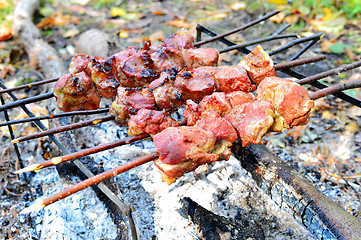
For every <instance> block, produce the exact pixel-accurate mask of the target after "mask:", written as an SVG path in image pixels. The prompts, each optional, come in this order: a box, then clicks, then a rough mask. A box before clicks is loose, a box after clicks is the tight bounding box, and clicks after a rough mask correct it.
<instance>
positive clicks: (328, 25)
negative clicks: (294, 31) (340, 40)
mask: <svg viewBox="0 0 361 240" xmlns="http://www.w3.org/2000/svg"><path fill="white" fill-rule="evenodd" d="M346 22H347V19H346V16H345V15H344V14H343V15H341V14H334V15H333V16H332V17H331V18H330V19H329V20H327V21H321V20H319V19H309V20H308V23H309V24H311V25H312V26H313V28H314V29H316V30H318V31H324V32H328V33H335V34H339V33H340V32H342V31H343V30H344V27H345V24H346Z"/></svg>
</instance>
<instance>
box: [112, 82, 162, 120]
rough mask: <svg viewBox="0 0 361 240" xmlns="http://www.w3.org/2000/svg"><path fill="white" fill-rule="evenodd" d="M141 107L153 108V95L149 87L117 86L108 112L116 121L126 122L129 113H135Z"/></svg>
mask: <svg viewBox="0 0 361 240" xmlns="http://www.w3.org/2000/svg"><path fill="white" fill-rule="evenodd" d="M143 108H144V109H151V110H153V109H154V108H155V101H154V96H153V93H152V92H151V91H149V89H147V88H143V89H142V88H136V89H132V88H125V87H119V88H118V91H117V97H116V99H115V101H114V102H113V103H112V105H111V106H110V110H109V112H110V113H111V114H113V115H114V116H115V121H116V122H117V123H119V124H126V123H127V121H128V120H129V117H130V115H134V114H136V113H137V112H138V111H139V110H140V109H143Z"/></svg>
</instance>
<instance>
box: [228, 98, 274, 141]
mask: <svg viewBox="0 0 361 240" xmlns="http://www.w3.org/2000/svg"><path fill="white" fill-rule="evenodd" d="M225 118H226V119H227V120H228V121H229V122H230V123H231V124H232V125H233V127H234V128H235V129H236V130H237V133H238V137H239V138H240V139H242V146H247V145H249V144H250V143H254V144H257V143H260V142H261V139H262V137H263V136H264V135H265V134H266V133H267V132H268V130H269V129H270V128H271V126H272V124H273V122H274V118H275V111H274V108H273V106H272V104H271V103H269V102H267V101H265V100H256V101H254V102H248V103H244V104H242V105H239V106H236V107H235V108H233V109H232V111H231V112H230V113H229V114H227V115H226V116H225Z"/></svg>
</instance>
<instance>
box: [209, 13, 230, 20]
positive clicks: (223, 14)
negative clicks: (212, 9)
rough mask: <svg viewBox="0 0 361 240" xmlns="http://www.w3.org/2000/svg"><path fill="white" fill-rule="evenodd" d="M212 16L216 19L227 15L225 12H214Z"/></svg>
mask: <svg viewBox="0 0 361 240" xmlns="http://www.w3.org/2000/svg"><path fill="white" fill-rule="evenodd" d="M212 16H213V17H214V18H216V19H223V18H225V17H227V13H225V12H220V13H215V14H213V15H212Z"/></svg>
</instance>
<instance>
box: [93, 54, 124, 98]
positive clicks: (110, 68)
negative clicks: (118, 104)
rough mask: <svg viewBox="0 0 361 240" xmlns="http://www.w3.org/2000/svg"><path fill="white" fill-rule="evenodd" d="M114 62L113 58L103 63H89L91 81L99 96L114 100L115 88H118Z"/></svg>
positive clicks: (95, 61) (94, 61)
mask: <svg viewBox="0 0 361 240" xmlns="http://www.w3.org/2000/svg"><path fill="white" fill-rule="evenodd" d="M114 60H115V59H114V58H109V59H107V60H105V61H97V60H95V59H92V60H91V62H90V63H89V69H90V73H91V79H92V80H93V82H94V83H95V85H96V87H97V90H98V92H99V94H100V95H101V96H102V97H105V98H108V99H114V98H115V96H116V94H117V88H118V87H119V86H120V83H119V80H118V77H117V74H116V73H117V69H116V66H115V61H114Z"/></svg>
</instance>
